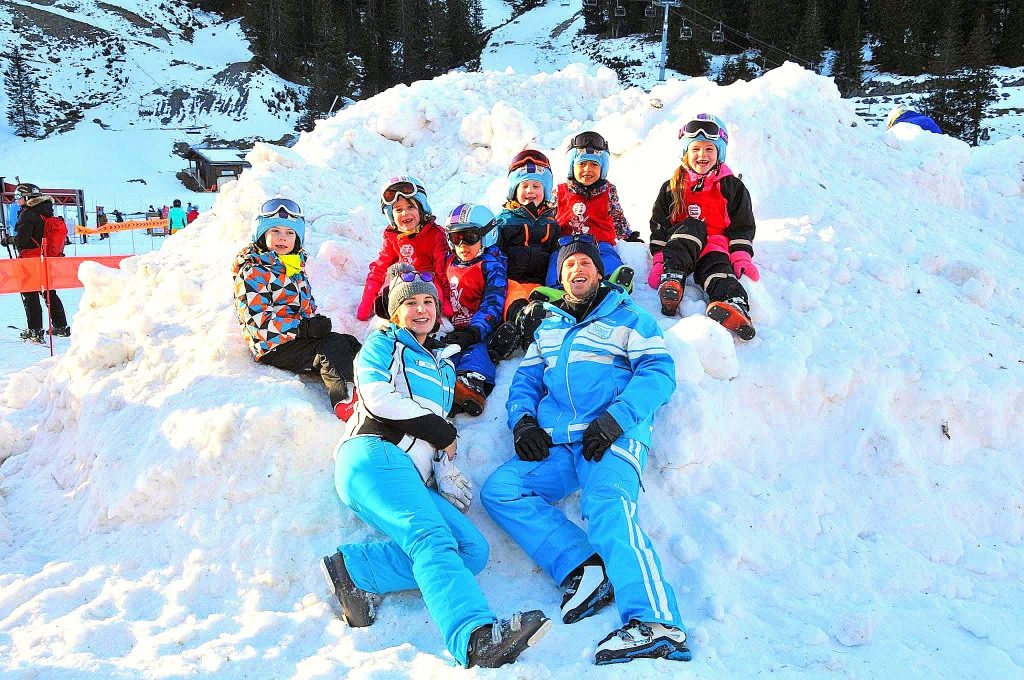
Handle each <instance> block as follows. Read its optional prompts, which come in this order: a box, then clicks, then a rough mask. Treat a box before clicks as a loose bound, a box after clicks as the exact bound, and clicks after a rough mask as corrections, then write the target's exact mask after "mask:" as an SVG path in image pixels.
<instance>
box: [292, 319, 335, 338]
mask: <svg viewBox="0 0 1024 680" xmlns="http://www.w3.org/2000/svg"><path fill="white" fill-rule="evenodd" d="M330 332H331V320H330V319H328V318H327V317H326V316H324V315H323V314H316V315H314V316H311V317H309V318H308V319H303V320H302V321H300V322H299V331H298V333H297V334H296V337H299V338H310V339H313V340H319V339H320V338H326V337H327V334H328V333H330Z"/></svg>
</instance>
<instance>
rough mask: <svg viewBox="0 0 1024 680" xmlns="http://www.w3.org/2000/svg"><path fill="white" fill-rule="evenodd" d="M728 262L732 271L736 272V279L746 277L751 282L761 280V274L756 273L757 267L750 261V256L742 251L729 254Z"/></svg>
mask: <svg viewBox="0 0 1024 680" xmlns="http://www.w3.org/2000/svg"><path fill="white" fill-rule="evenodd" d="M729 261H730V262H732V270H733V271H734V272H736V278H737V279H738V278H740V277H741V276H743V275H746V276H747V278H749V279H750V280H751V281H760V280H761V272H759V271H757V267H756V266H755V265H754V261H753V260H751V259H750V255H748V254H747V253H745V252H743V251H742V250H737V251H736V252H735V253H729Z"/></svg>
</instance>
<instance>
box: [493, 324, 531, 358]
mask: <svg viewBox="0 0 1024 680" xmlns="http://www.w3.org/2000/svg"><path fill="white" fill-rule="evenodd" d="M522 344H523V334H522V332H521V331H520V330H519V325H518V324H516V322H515V321H506V322H505V323H503V324H501V325H500V326H498V327H497V328H495V329H494V333H493V334H492V335H491V339H490V340H489V341H488V342H487V353H488V354H490V355H491V361H493V362H495V363H497V362H499V361H504V360H505V359H508V358H509V357H510V356H512V355H513V354H514V353H515V351H516V350H517V349H519V347H520V346H521V345H522Z"/></svg>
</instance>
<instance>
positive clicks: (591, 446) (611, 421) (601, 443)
mask: <svg viewBox="0 0 1024 680" xmlns="http://www.w3.org/2000/svg"><path fill="white" fill-rule="evenodd" d="M621 436H622V428H621V427H620V426H619V424H618V422H616V420H615V418H614V417H613V416H612V415H611V414H610V413H608V412H607V411H605V412H604V413H602V414H601V415H599V416H598V417H597V418H596V419H595V420H594V421H593V422H592V423H590V425H587V429H586V430H584V431H583V457H584V458H586V459H587V460H592V461H594V462H595V463H597V462H599V461H600V460H601V458H603V457H604V454H605V451H607V450H608V447H609V446H611V445H612V443H613V442H614V441H615V440H616V439H618V438H619V437H621Z"/></svg>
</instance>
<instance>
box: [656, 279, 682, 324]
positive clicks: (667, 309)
mask: <svg viewBox="0 0 1024 680" xmlns="http://www.w3.org/2000/svg"><path fill="white" fill-rule="evenodd" d="M685 286H686V277H685V276H683V275H682V274H662V276H661V283H660V284H659V285H658V299H659V300H661V313H662V314H664V315H665V316H675V315H676V312H678V311H679V303H680V302H682V301H683V288H684V287H685Z"/></svg>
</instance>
